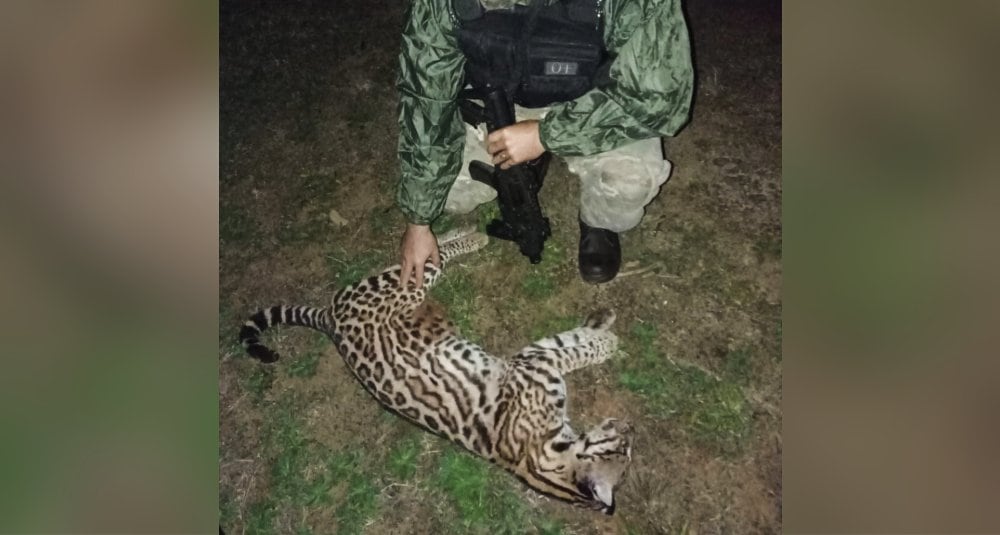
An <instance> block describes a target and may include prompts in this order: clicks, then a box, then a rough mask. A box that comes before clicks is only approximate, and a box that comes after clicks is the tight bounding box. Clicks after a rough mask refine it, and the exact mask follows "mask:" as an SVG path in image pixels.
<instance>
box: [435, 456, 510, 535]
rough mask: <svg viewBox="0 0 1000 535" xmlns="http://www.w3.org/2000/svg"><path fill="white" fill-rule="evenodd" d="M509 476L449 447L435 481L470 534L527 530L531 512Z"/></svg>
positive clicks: (461, 525)
mask: <svg viewBox="0 0 1000 535" xmlns="http://www.w3.org/2000/svg"><path fill="white" fill-rule="evenodd" d="M505 476H506V475H505V474H504V473H503V472H501V471H499V469H496V468H494V467H493V466H491V465H490V464H488V463H486V462H485V461H483V460H482V459H477V458H475V457H473V456H472V455H468V454H466V453H462V452H460V451H458V450H457V449H455V448H449V449H448V450H447V451H446V452H445V453H444V454H443V455H442V456H441V459H440V465H439V468H438V471H437V474H436V475H435V478H434V481H433V483H434V484H435V485H436V486H437V487H438V488H440V489H441V490H442V491H444V493H445V494H446V495H447V496H448V500H449V502H450V503H452V504H453V505H454V506H455V508H456V509H457V511H458V520H457V522H458V523H459V526H456V527H460V528H461V529H463V530H464V531H465V532H471V533H524V532H525V531H526V530H525V526H527V525H528V522H529V518H528V517H529V515H528V510H527V508H526V506H525V505H524V502H523V501H522V500H521V498H520V497H518V496H517V495H516V494H514V492H513V490H511V488H510V484H509V482H506V481H502V480H501V478H502V477H505Z"/></svg>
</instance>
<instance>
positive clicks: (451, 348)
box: [240, 231, 632, 514]
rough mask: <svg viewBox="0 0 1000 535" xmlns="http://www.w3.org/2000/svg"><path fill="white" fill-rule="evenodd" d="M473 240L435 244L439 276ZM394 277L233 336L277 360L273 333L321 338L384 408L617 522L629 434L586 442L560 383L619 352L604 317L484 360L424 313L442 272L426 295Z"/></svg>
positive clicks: (616, 426) (439, 318) (431, 273)
mask: <svg viewBox="0 0 1000 535" xmlns="http://www.w3.org/2000/svg"><path fill="white" fill-rule="evenodd" d="M487 241H488V238H487V237H486V235H484V234H481V233H476V232H472V231H463V232H455V233H451V234H449V235H445V236H442V237H441V238H440V240H439V242H440V256H441V264H442V267H444V266H445V265H446V264H447V263H448V262H449V261H451V260H453V259H454V258H455V257H456V256H458V255H461V254H465V253H469V252H472V251H475V250H478V249H480V248H482V247H484V246H485V245H486V243H487ZM399 274H400V270H399V266H393V267H390V268H388V269H386V270H385V271H383V272H382V273H380V274H378V275H374V276H372V277H368V278H367V279H364V280H362V281H360V282H359V283H357V284H354V285H353V286H349V287H347V288H344V289H342V290H340V291H338V292H337V293H336V294H335V295H334V296H333V300H332V304H331V306H329V307H326V308H316V307H307V306H275V307H270V308H266V309H263V310H261V311H259V312H257V313H256V314H254V315H253V316H252V317H251V319H250V320H249V321H247V322H246V323H245V324H244V326H243V328H242V330H241V331H240V341H241V342H242V344H243V346H244V347H245V348H246V350H247V352H248V353H249V354H250V355H252V356H254V357H256V358H258V359H260V360H261V361H263V362H274V361H276V360H277V359H278V355H277V354H276V353H275V352H273V351H272V350H270V349H268V348H267V347H265V346H264V345H262V344H261V343H260V340H259V335H260V333H261V331H263V330H264V329H267V328H268V327H270V326H272V325H276V324H280V323H283V324H288V325H300V326H305V327H310V328H313V329H316V330H319V331H321V332H323V333H326V334H327V335H328V336H329V337H330V338H331V339H332V340H333V342H334V344H335V345H336V347H337V350H338V351H339V352H340V355H341V356H342V357H343V359H344V362H345V363H346V364H347V367H348V368H349V369H350V370H351V371H352V372H353V373H354V375H355V377H357V379H358V381H360V382H361V384H362V385H364V387H365V389H367V390H368V392H370V393H371V394H372V395H373V396H375V398H376V399H378V400H379V402H380V403H381V404H382V405H384V406H385V407H386V408H388V409H390V410H392V411H394V412H396V413H398V414H400V415H402V416H404V417H405V418H407V419H409V420H410V421H412V422H414V423H416V424H417V425H419V426H421V427H423V428H425V429H427V430H429V431H431V432H434V433H436V434H438V435H441V436H444V437H447V438H448V439H450V440H452V441H454V442H457V443H458V444H460V445H462V446H463V447H465V448H466V449H468V450H470V451H472V452H474V453H476V454H477V455H480V456H482V457H485V458H486V459H488V460H490V461H491V462H495V463H497V464H499V465H500V466H503V467H504V468H506V469H507V470H509V471H511V472H513V473H514V474H516V475H517V476H519V477H520V478H521V479H522V480H524V481H525V482H526V483H527V484H528V485H530V486H531V487H533V488H535V489H537V490H539V491H541V492H544V493H546V494H549V495H552V496H555V497H557V498H561V499H564V500H569V501H571V502H574V503H577V504H579V505H583V506H586V507H590V508H593V509H599V510H601V511H603V512H605V513H607V514H613V513H614V510H615V499H614V490H615V488H616V487H617V486H618V485H619V484H620V483H621V481H622V479H623V477H624V474H625V470H626V468H627V467H628V464H629V462H630V461H631V457H632V452H631V430H630V428H629V426H628V425H627V424H625V423H624V422H621V421H618V420H615V419H612V418H609V419H606V420H604V421H603V422H602V423H601V424H599V425H597V426H596V427H594V428H593V429H591V430H589V431H587V432H586V433H583V434H579V433H577V432H576V431H574V430H573V429H572V428H571V427H570V425H569V421H568V419H567V416H566V383H565V382H564V380H563V375H564V374H567V373H569V372H571V371H573V370H576V369H579V368H582V367H584V366H588V365H591V364H597V363H600V362H603V361H605V360H607V359H608V358H609V357H610V356H611V355H612V353H613V352H614V351H615V348H616V346H617V343H618V339H617V337H616V336H615V335H614V334H613V333H612V332H611V331H610V330H609V328H610V327H611V324H612V323H613V322H614V319H615V316H614V313H613V312H611V311H601V312H597V313H595V314H592V315H591V316H590V317H588V318H587V320H586V321H585V322H584V324H583V325H582V326H581V327H578V328H576V329H573V330H570V331H566V332H563V333H560V334H557V335H555V336H551V337H549V338H545V339H542V340H539V341H537V342H535V343H533V344H531V345H529V346H528V347H526V348H524V349H522V350H521V351H520V352H519V353H518V354H517V355H515V356H513V357H512V358H510V359H506V360H503V359H499V358H496V357H493V356H491V355H490V354H488V353H487V352H486V351H485V350H483V349H482V348H481V347H479V346H477V345H476V344H474V343H472V342H469V341H468V340H464V339H462V338H460V337H459V336H458V334H457V333H456V330H455V327H454V324H452V323H451V322H450V321H448V320H447V319H446V318H445V317H444V316H443V314H441V313H438V312H434V311H432V310H431V309H430V308H429V307H427V306H426V305H423V302H424V296H425V293H426V291H427V290H428V289H429V288H430V287H432V286H433V285H434V283H435V282H437V280H438V278H439V277H440V276H441V270H440V269H438V268H436V267H434V266H433V265H432V264H428V265H427V266H426V268H425V270H424V286H423V288H421V289H417V288H416V287H415V286H410V287H408V288H406V289H403V288H400V287H399Z"/></svg>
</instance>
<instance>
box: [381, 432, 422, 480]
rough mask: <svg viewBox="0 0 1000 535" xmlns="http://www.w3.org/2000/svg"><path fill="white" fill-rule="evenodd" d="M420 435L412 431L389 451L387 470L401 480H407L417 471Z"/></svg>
mask: <svg viewBox="0 0 1000 535" xmlns="http://www.w3.org/2000/svg"><path fill="white" fill-rule="evenodd" d="M421 449H422V448H421V447H420V436H419V435H418V434H415V433H410V434H409V436H407V437H406V438H404V439H402V440H400V441H399V443H397V444H396V445H395V447H393V448H392V451H390V452H389V457H388V459H387V460H386V470H387V471H388V472H389V474H390V475H391V476H392V477H394V478H396V479H397V480H399V481H406V480H408V479H410V478H412V477H413V476H414V475H416V473H417V464H419V461H420V459H419V457H420V451H421Z"/></svg>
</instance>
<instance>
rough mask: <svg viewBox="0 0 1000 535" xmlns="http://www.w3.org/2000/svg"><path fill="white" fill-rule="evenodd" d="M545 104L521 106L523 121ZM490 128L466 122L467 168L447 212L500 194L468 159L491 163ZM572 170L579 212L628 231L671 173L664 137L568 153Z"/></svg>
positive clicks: (595, 222)
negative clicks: (479, 178)
mask: <svg viewBox="0 0 1000 535" xmlns="http://www.w3.org/2000/svg"><path fill="white" fill-rule="evenodd" d="M545 111H546V110H545V109H537V110H529V109H522V108H518V109H517V118H518V120H525V119H537V118H540V117H542V116H543V115H544V113H545ZM485 139H486V128H485V126H482V125H480V127H479V128H474V127H472V126H469V125H466V136H465V153H464V154H463V157H462V170H461V171H460V172H459V175H458V178H457V179H456V180H455V183H454V184H453V185H452V187H451V191H450V192H449V194H448V201H447V202H446V204H445V211H447V212H451V213H468V212H471V211H472V210H473V209H475V207H476V206H478V205H480V204H482V203H484V202H489V201H491V200H493V199H495V198H496V192H495V191H494V190H493V188H490V187H489V186H487V185H485V184H481V183H479V182H476V181H474V180H472V177H470V176H469V162H471V161H473V160H480V161H484V162H487V163H490V161H491V158H490V156H489V154H488V153H487V152H486V143H485ZM565 160H566V165H567V167H568V168H569V171H570V172H571V173H573V174H575V175H577V176H578V177H579V178H580V217H581V218H582V219H583V221H584V222H585V223H587V224H588V225H590V226H592V227H598V228H604V229H608V230H612V231H614V232H624V231H626V230H629V229H631V228H633V227H635V226H636V225H638V224H639V220H641V219H642V216H643V213H644V210H645V206H646V205H647V204H649V203H650V201H652V200H653V198H654V197H656V194H657V193H659V191H660V186H662V185H663V183H664V182H666V181H667V178H668V177H669V176H670V169H671V166H670V162H669V161H667V160H665V159H664V158H663V150H662V148H661V141H660V138H653V139H646V140H643V141H638V142H635V143H631V144H629V145H625V146H624V147H620V148H618V149H614V150H610V151H607V152H602V153H599V154H593V155H590V156H567V157H565Z"/></svg>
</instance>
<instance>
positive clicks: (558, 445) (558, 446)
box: [552, 442, 570, 453]
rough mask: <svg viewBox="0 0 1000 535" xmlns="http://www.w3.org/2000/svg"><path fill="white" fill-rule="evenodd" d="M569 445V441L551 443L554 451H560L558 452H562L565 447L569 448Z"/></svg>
mask: <svg viewBox="0 0 1000 535" xmlns="http://www.w3.org/2000/svg"><path fill="white" fill-rule="evenodd" d="M569 446H570V443H569V442H553V443H552V449H553V450H555V451H557V452H560V453H562V452H564V451H566V450H567V449H569Z"/></svg>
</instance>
